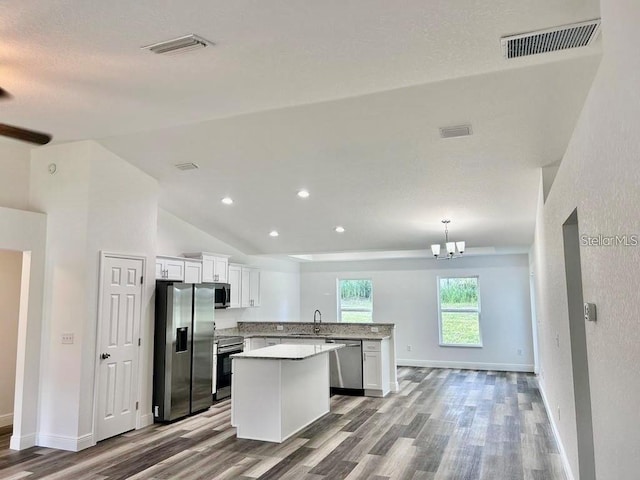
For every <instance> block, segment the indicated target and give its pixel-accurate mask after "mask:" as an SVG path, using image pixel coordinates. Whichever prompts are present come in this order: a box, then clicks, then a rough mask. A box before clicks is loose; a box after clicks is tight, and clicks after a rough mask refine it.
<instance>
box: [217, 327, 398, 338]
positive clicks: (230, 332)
mask: <svg viewBox="0 0 640 480" xmlns="http://www.w3.org/2000/svg"><path fill="white" fill-rule="evenodd" d="M225 336H234V337H244V338H252V337H265V338H318V339H324V338H337V339H340V338H344V339H345V340H384V339H386V338H390V336H389V335H384V334H382V333H373V332H371V333H368V332H367V333H323V332H320V333H319V334H317V335H316V334H315V333H313V334H309V333H296V332H286V331H276V332H272V331H269V332H260V331H254V332H241V331H239V330H238V329H237V328H223V329H220V330H216V337H217V338H219V337H225Z"/></svg>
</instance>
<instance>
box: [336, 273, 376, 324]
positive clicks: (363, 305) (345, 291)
mask: <svg viewBox="0 0 640 480" xmlns="http://www.w3.org/2000/svg"><path fill="white" fill-rule="evenodd" d="M338 321H340V322H357V323H370V322H373V295H372V289H371V280H338Z"/></svg>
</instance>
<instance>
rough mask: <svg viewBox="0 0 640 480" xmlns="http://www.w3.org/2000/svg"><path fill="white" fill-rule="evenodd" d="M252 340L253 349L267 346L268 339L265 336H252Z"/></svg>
mask: <svg viewBox="0 0 640 480" xmlns="http://www.w3.org/2000/svg"><path fill="white" fill-rule="evenodd" d="M250 340H251V350H255V349H256V348H264V347H266V346H267V339H266V338H264V337H252V338H250Z"/></svg>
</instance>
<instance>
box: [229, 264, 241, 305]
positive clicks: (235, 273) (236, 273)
mask: <svg viewBox="0 0 640 480" xmlns="http://www.w3.org/2000/svg"><path fill="white" fill-rule="evenodd" d="M229 284H230V285H231V301H230V303H229V308H240V307H241V306H242V296H241V292H242V265H238V264H236V263H230V264H229Z"/></svg>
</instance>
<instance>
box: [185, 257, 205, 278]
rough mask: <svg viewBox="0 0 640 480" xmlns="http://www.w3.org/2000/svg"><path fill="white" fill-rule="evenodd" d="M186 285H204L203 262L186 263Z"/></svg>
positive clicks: (190, 261)
mask: <svg viewBox="0 0 640 480" xmlns="http://www.w3.org/2000/svg"><path fill="white" fill-rule="evenodd" d="M184 283H202V262H201V261H200V260H192V259H187V260H185V261H184Z"/></svg>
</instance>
